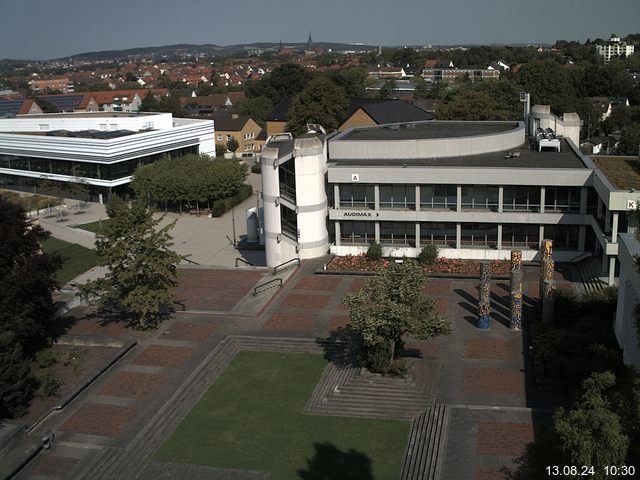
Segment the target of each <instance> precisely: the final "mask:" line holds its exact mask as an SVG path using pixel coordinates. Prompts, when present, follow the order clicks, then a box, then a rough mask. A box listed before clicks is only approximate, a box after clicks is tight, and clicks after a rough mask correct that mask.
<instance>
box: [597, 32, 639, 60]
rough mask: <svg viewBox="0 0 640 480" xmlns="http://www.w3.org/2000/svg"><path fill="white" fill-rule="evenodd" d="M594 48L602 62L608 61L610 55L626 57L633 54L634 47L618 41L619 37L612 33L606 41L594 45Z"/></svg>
mask: <svg viewBox="0 0 640 480" xmlns="http://www.w3.org/2000/svg"><path fill="white" fill-rule="evenodd" d="M596 50H597V52H598V55H600V56H601V57H602V58H603V60H604V62H605V63H609V62H610V61H611V58H612V57H622V56H624V57H628V56H629V55H633V52H634V50H635V47H634V45H632V44H628V43H626V42H622V41H620V37H618V36H617V35H616V34H615V33H612V34H611V38H609V40H608V41H606V42H604V44H597V45H596Z"/></svg>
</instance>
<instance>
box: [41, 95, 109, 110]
mask: <svg viewBox="0 0 640 480" xmlns="http://www.w3.org/2000/svg"><path fill="white" fill-rule="evenodd" d="M40 98H42V99H44V100H46V101H47V102H49V103H50V104H52V105H53V106H54V107H56V108H57V109H58V111H59V112H60V113H71V112H99V111H100V106H99V105H98V102H96V100H95V98H93V95H92V94H91V93H62V94H59V95H42V96H41V97H40Z"/></svg>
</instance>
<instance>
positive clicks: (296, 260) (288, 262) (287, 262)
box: [273, 258, 300, 275]
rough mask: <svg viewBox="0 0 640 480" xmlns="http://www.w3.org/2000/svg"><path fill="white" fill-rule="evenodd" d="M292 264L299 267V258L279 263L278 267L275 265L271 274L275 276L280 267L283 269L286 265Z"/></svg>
mask: <svg viewBox="0 0 640 480" xmlns="http://www.w3.org/2000/svg"><path fill="white" fill-rule="evenodd" d="M293 262H297V263H298V266H300V259H299V258H292V259H291V260H287V261H286V262H284V263H281V264H280V265H276V266H275V267H273V274H274V275H275V274H276V273H278V269H279V268H280V267H284V266H285V265H288V264H290V263H293Z"/></svg>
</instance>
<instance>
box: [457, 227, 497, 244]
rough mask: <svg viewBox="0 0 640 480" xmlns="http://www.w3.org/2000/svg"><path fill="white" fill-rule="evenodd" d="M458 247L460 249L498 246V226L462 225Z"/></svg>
mask: <svg viewBox="0 0 640 480" xmlns="http://www.w3.org/2000/svg"><path fill="white" fill-rule="evenodd" d="M461 227H462V228H461V234H460V245H461V246H462V248H469V247H476V248H477V247H479V248H496V247H497V246H498V225H497V224H495V223H463V224H462V225H461Z"/></svg>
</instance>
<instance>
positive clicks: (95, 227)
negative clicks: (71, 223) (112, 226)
mask: <svg viewBox="0 0 640 480" xmlns="http://www.w3.org/2000/svg"><path fill="white" fill-rule="evenodd" d="M110 221H111V219H110V218H105V219H104V220H98V221H97V222H91V223H83V224H82V225H76V226H75V227H74V228H81V229H82V230H87V231H89V232H93V233H98V232H99V231H100V229H101V228H104V227H106V226H107V225H109V222H110Z"/></svg>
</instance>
